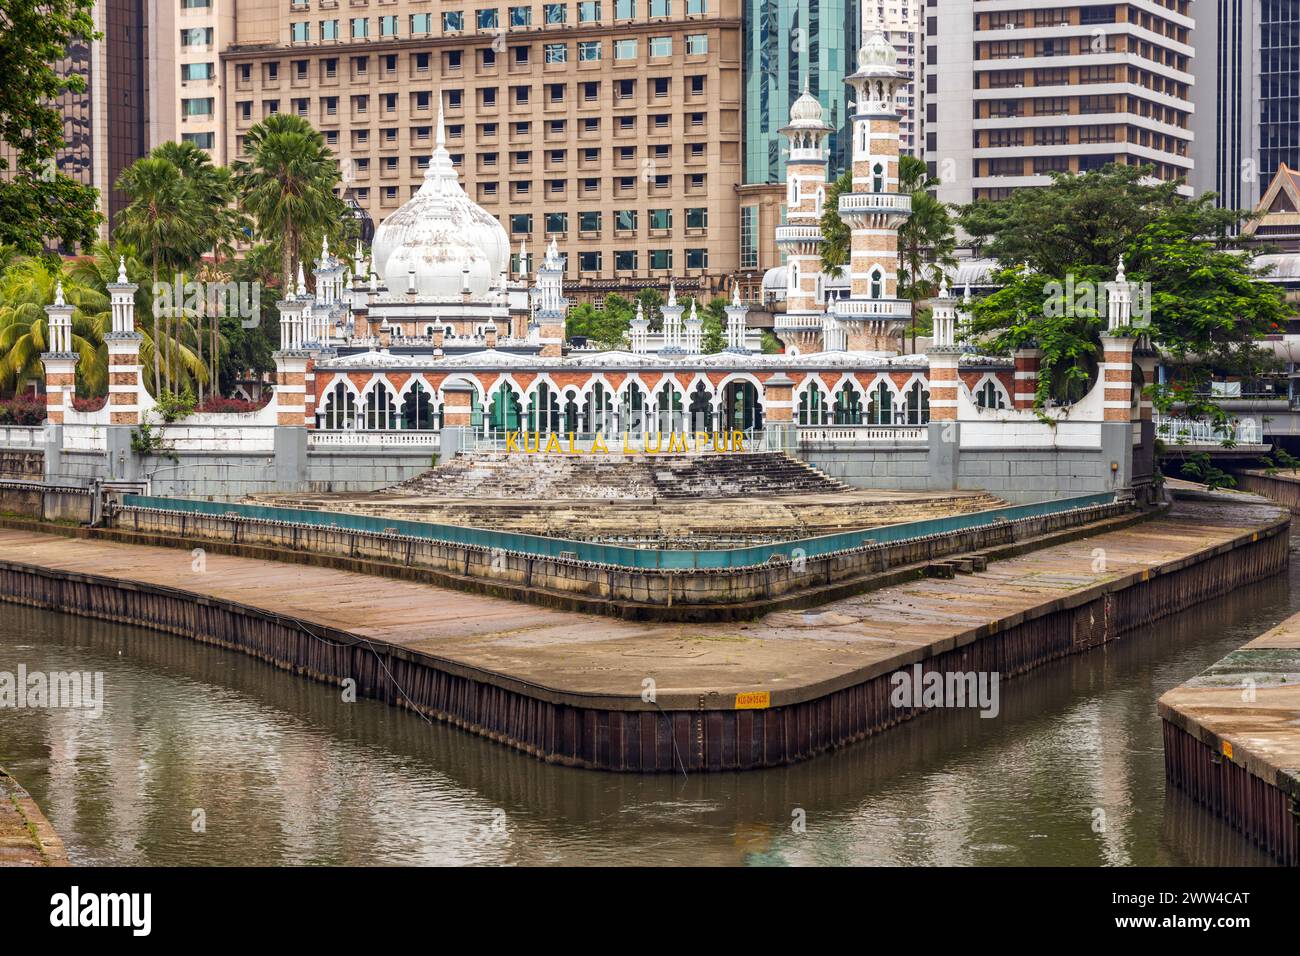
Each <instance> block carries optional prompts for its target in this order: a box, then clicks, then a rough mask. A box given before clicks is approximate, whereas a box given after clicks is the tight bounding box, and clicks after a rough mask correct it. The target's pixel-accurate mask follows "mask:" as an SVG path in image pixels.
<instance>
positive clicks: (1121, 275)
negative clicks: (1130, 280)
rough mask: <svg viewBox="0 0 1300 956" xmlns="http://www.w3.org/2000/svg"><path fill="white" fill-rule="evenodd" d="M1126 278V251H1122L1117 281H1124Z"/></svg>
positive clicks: (1116, 274) (1116, 275)
mask: <svg viewBox="0 0 1300 956" xmlns="http://www.w3.org/2000/svg"><path fill="white" fill-rule="evenodd" d="M1124 280H1125V277H1124V253H1122V252H1121V253H1120V254H1119V271H1118V272H1116V273H1115V281H1116V282H1123V281H1124Z"/></svg>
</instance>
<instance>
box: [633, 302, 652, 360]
mask: <svg viewBox="0 0 1300 956" xmlns="http://www.w3.org/2000/svg"><path fill="white" fill-rule="evenodd" d="M649 329H650V320H649V319H647V318H646V317H645V309H644V307H643V306H642V303H641V300H640V299H637V300H636V318H634V319H633V320H632V322H631V323H630V327H629V330H628V332H629V335H628V338H629V339H630V341H631V344H632V351H633V352H635V353H637V354H638V355H643V354H645V352H646V351H647V348H648V343H647V339H648V338H649Z"/></svg>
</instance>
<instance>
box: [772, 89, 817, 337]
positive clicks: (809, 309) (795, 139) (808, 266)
mask: <svg viewBox="0 0 1300 956" xmlns="http://www.w3.org/2000/svg"><path fill="white" fill-rule="evenodd" d="M831 132H832V128H831V126H830V124H829V123H827V122H826V121H825V120H824V119H823V118H822V105H821V103H819V102H818V101H817V97H815V96H813V95H812V94H811V93H809V92H808V90H807V88H805V89H804V91H803V95H802V96H800V97H799V98H798V99H797V100H795V101H794V104H793V105H792V106H791V107H790V123H789V125H788V126H784V127H782V128H781V133H782V135H784V136H785V138H786V139H787V140H789V142H790V154H789V158H788V161H787V162H786V167H785V183H786V195H785V225H782V226H777V229H776V244H777V246H778V247H780V248H781V249H782V250H783V251H784V252H785V254H786V260H785V267H786V292H785V313H784V314H778V315H777V316H776V320H775V324H774V328H773V332H774V333H775V334H776V336H777V338H779V339H780V340H781V343H782V344H783V345H784V346H785V347H786V350H787V351H788V352H800V353H811V352H816V351H820V350H821V349H823V348H825V347H826V346H823V344H822V341H821V339H822V310H823V304H822V303H823V302H824V292H823V287H822V276H821V271H822V264H821V247H822V242H823V237H822V230H821V218H822V206H823V205H824V203H825V200H826V137H828V136H829V135H830V134H831Z"/></svg>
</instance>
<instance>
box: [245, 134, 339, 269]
mask: <svg viewBox="0 0 1300 956" xmlns="http://www.w3.org/2000/svg"><path fill="white" fill-rule="evenodd" d="M232 169H233V170H234V175H235V188H236V190H237V191H238V193H239V196H240V201H241V203H242V204H243V208H244V210H245V211H246V212H247V213H248V214H249V215H251V216H252V217H253V218H254V219H255V220H256V222H257V228H256V235H257V238H258V239H261V240H262V241H265V242H273V243H278V245H279V248H280V274H281V275H283V276H285V277H286V278H289V277H291V276H292V275H293V267H294V264H295V263H298V262H302V261H303V250H304V248H307V246H306V243H307V242H312V241H314V242H316V243H318V242H319V240H320V237H321V236H322V235H330V234H333V233H334V232H336V231H338V230H340V229H343V228H344V227H345V223H346V222H350V217H349V216H348V215H347V207H346V205H345V204H344V203H343V201H342V200H341V199H339V197H338V195H337V194H336V190H337V189H339V188H340V178H339V171H338V168H337V167H336V166H335V161H334V154H333V153H332V152H331V151H330V149H329V147H327V146H326V145H325V138H324V137H323V136H321V134H320V132H319V131H318V130H316V129H314V128H313V127H312V125H311V124H310V123H309V122H307V120H305V119H303V118H302V117H301V116H295V115H293V114H291V113H276V114H275V115H273V116H268V117H267V118H266V119H265V120H263V121H262V122H260V123H258V124H256V125H255V126H253V127H252V129H250V130H249V131H248V134H247V135H246V136H245V137H244V155H243V157H241V158H240V159H238V160H236V161H235V163H234V164H233V166H232Z"/></svg>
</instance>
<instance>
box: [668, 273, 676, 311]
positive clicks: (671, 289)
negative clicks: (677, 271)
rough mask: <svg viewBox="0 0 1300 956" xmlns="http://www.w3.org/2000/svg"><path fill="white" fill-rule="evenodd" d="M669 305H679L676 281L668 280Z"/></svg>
mask: <svg viewBox="0 0 1300 956" xmlns="http://www.w3.org/2000/svg"><path fill="white" fill-rule="evenodd" d="M668 304H669V305H670V306H674V305H676V304H677V284H676V282H675V280H673V279H669V280H668Z"/></svg>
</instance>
